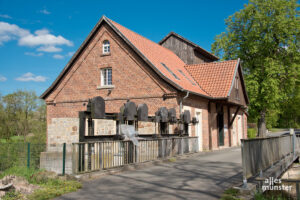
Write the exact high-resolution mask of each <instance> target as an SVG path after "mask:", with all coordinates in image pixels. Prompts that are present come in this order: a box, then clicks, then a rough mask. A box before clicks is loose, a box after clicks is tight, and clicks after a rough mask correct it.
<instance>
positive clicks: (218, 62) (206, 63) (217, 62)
mask: <svg viewBox="0 0 300 200" xmlns="http://www.w3.org/2000/svg"><path fill="white" fill-rule="evenodd" d="M233 61H238V59H234V60H223V61H214V62H203V63H198V64H187V65H185V66H197V65H209V64H220V63H224V62H233ZM185 66H184V67H185Z"/></svg>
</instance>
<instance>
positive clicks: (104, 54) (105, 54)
mask: <svg viewBox="0 0 300 200" xmlns="http://www.w3.org/2000/svg"><path fill="white" fill-rule="evenodd" d="M100 56H101V57H102V56H110V53H102V54H101V55H100Z"/></svg>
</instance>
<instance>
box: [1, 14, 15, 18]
mask: <svg viewBox="0 0 300 200" xmlns="http://www.w3.org/2000/svg"><path fill="white" fill-rule="evenodd" d="M0 17H1V18H5V19H11V18H12V17H11V16H9V15H4V14H0Z"/></svg>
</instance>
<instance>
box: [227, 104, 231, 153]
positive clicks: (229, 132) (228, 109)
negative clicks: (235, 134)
mask: <svg viewBox="0 0 300 200" xmlns="http://www.w3.org/2000/svg"><path fill="white" fill-rule="evenodd" d="M230 118H231V114H230V105H227V124H228V127H227V128H228V136H229V146H230V147H231V145H232V144H231V129H230V126H229V124H230Z"/></svg>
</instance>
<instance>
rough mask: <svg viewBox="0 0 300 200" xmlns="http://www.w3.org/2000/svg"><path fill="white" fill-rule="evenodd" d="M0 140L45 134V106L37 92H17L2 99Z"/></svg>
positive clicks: (0, 107) (0, 105)
mask: <svg viewBox="0 0 300 200" xmlns="http://www.w3.org/2000/svg"><path fill="white" fill-rule="evenodd" d="M0 100H1V101H0V120H1V121H0V138H5V139H9V138H10V137H11V136H23V137H24V141H25V139H26V136H27V135H28V134H29V133H35V134H42V135H43V134H44V135H45V130H46V118H45V115H46V109H45V104H44V103H43V102H42V101H41V100H39V99H38V97H37V96H36V94H35V92H31V91H17V92H14V93H11V94H8V95H6V96H4V97H2V98H0Z"/></svg>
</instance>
